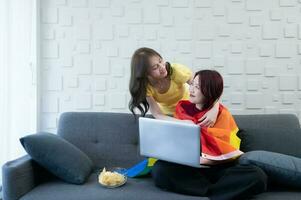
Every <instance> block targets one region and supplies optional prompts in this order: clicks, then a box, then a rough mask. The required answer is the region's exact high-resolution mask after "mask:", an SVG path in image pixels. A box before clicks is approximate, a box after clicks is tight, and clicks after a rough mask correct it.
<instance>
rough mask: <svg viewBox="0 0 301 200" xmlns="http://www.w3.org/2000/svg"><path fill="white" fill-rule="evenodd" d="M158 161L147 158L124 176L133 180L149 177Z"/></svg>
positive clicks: (128, 170)
mask: <svg viewBox="0 0 301 200" xmlns="http://www.w3.org/2000/svg"><path fill="white" fill-rule="evenodd" d="M156 161H157V159H155V158H147V159H145V160H143V161H141V162H140V163H138V164H137V165H135V166H133V167H131V168H129V169H127V170H126V172H125V173H124V174H125V175H126V176H127V177H131V178H134V177H140V176H144V175H147V174H149V173H150V172H151V170H152V167H153V166H154V164H155V162H156Z"/></svg>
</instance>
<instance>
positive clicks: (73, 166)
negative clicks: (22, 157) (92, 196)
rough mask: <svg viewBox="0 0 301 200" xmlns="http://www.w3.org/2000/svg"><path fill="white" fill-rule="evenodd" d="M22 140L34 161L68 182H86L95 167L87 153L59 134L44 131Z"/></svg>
mask: <svg viewBox="0 0 301 200" xmlns="http://www.w3.org/2000/svg"><path fill="white" fill-rule="evenodd" d="M20 142H21V144H22V145H23V147H24V149H25V150H26V152H27V153H28V154H29V155H30V156H31V157H32V159H33V160H34V161H36V162H37V163H39V164H40V165H41V166H43V167H44V168H46V169H47V170H48V171H50V172H51V173H53V174H54V175H56V176H57V177H59V178H61V179H62V180H64V181H66V182H68V183H74V184H82V183H84V182H85V180H86V179H87V177H88V176H89V175H90V173H91V170H92V168H93V163H92V161H91V160H90V158H89V157H88V156H87V155H86V154H84V153H83V152H82V151H81V150H80V149H78V148H77V147H75V146H74V145H73V144H71V143H69V142H68V141H66V140H64V139H63V138H61V137H60V136H58V135H55V134H51V133H45V132H42V133H37V134H32V135H28V136H25V137H23V138H21V139H20Z"/></svg>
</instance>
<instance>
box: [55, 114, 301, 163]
mask: <svg viewBox="0 0 301 200" xmlns="http://www.w3.org/2000/svg"><path fill="white" fill-rule="evenodd" d="M234 117H235V120H236V122H237V124H238V127H239V128H241V129H248V128H280V127H291V128H299V127H300V125H299V121H298V118H297V117H296V116H294V115H278V114H275V115H236V116H234ZM58 134H59V135H60V136H62V137H63V138H65V139H66V140H68V141H69V142H71V143H72V144H74V145H75V146H77V147H78V148H80V149H81V150H82V151H83V152H85V153H86V154H87V155H88V156H89V157H90V158H91V159H92V160H93V162H94V164H95V165H96V167H97V168H99V167H104V166H106V167H112V166H120V167H130V166H132V165H134V164H136V163H137V162H139V161H140V160H142V159H143V157H142V156H140V154H139V146H138V138H139V137H138V121H135V118H134V117H133V115H132V114H130V113H106V112H67V113H63V114H62V115H61V116H60V120H59V126H58Z"/></svg>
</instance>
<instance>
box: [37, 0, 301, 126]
mask: <svg viewBox="0 0 301 200" xmlns="http://www.w3.org/2000/svg"><path fill="white" fill-rule="evenodd" d="M300 21H301V1H297V0H232V1H231V0H215V1H213V0H155V1H147V0H123V1H121V0H119V1H118V0H42V1H41V20H40V23H41V24H40V27H41V41H40V44H41V65H42V66H41V69H42V70H41V71H42V75H41V77H42V79H41V85H42V87H41V101H42V102H41V116H42V117H41V122H40V124H41V129H43V130H48V131H53V130H55V129H56V125H57V119H58V117H59V114H60V113H62V112H65V111H111V112H128V108H127V104H128V101H129V93H128V81H129V76H130V58H131V55H132V54H133V52H134V50H135V49H137V48H139V47H142V46H148V47H151V48H154V49H156V50H158V51H159V52H160V53H161V54H162V55H163V56H164V57H165V58H166V59H167V60H169V61H170V62H180V63H183V64H186V65H188V66H189V67H190V68H192V69H193V70H194V71H195V70H199V69H204V68H213V69H216V70H218V71H219V72H221V73H222V74H223V76H224V78H225V92H224V95H223V99H222V102H223V103H224V104H225V105H227V106H228V107H229V108H230V109H231V110H232V112H233V113H234V114H254V113H295V114H297V115H298V116H299V118H300V119H301V109H300V107H301V66H300V65H301V23H300Z"/></svg>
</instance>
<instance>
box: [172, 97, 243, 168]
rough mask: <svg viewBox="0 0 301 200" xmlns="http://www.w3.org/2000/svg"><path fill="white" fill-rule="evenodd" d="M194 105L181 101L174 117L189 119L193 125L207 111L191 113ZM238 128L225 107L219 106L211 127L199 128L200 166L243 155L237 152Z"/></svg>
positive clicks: (238, 141)
mask: <svg viewBox="0 0 301 200" xmlns="http://www.w3.org/2000/svg"><path fill="white" fill-rule="evenodd" d="M194 107H195V105H194V104H192V103H191V102H190V101H187V100H182V101H180V102H179V103H178V104H177V107H176V113H175V117H176V118H178V119H183V120H184V119H189V120H192V121H193V122H194V123H195V124H197V123H198V119H200V118H201V117H202V116H203V115H204V114H205V113H206V112H208V110H204V111H201V112H197V113H195V114H193V112H191V110H192V108H194ZM237 132H238V127H237V125H236V123H235V121H234V118H233V116H232V115H231V113H230V112H229V111H228V109H227V108H226V107H224V106H223V105H221V104H220V106H219V113H218V116H217V119H216V122H215V124H214V126H213V127H201V133H202V134H201V144H202V145H201V146H202V149H201V152H202V154H201V158H200V163H201V164H214V163H216V162H219V161H225V160H229V159H235V158H236V157H238V156H240V155H241V154H243V152H242V151H240V150H239V147H240V139H239V137H238V136H237Z"/></svg>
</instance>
